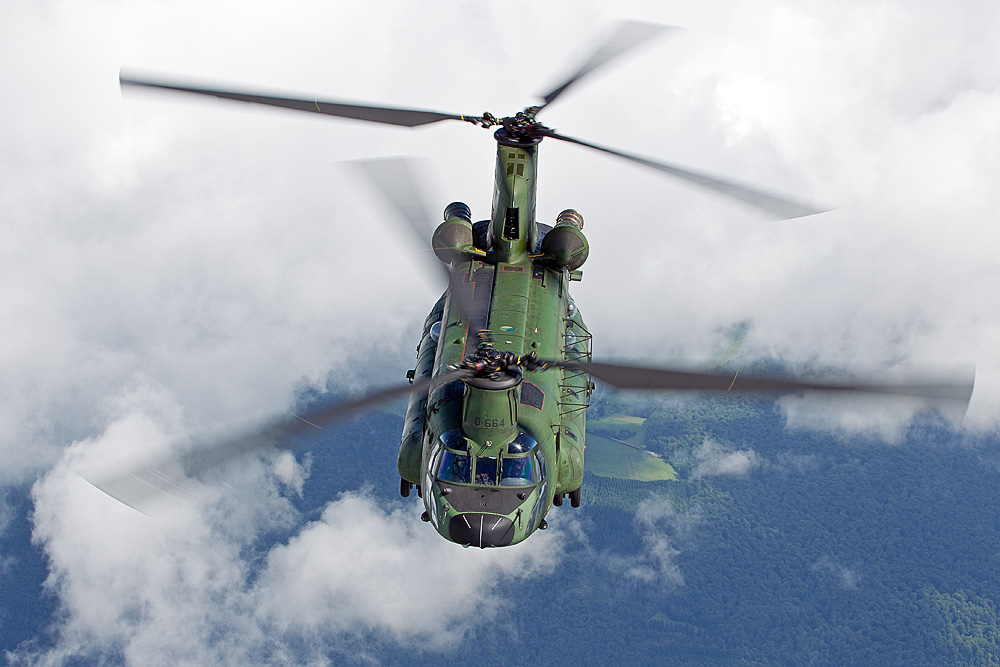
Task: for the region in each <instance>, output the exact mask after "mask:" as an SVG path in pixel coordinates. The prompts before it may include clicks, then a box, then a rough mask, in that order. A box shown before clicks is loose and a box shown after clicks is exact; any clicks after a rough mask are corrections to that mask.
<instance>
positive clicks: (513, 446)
mask: <svg viewBox="0 0 1000 667" xmlns="http://www.w3.org/2000/svg"><path fill="white" fill-rule="evenodd" d="M537 444H538V443H537V442H536V441H535V439H534V438H532V437H531V436H530V435H528V434H527V433H524V432H523V431H522V432H521V433H518V434H517V437H516V438H514V439H513V440H511V442H510V444H508V445H507V453H508V454H526V453H527V452H530V451H531V450H532V449H534V447H535V445H537Z"/></svg>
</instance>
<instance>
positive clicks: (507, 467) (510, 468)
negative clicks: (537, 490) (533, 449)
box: [500, 456, 538, 486]
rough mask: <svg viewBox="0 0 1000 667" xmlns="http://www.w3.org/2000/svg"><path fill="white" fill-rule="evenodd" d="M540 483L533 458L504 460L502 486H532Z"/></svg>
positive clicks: (501, 473)
mask: <svg viewBox="0 0 1000 667" xmlns="http://www.w3.org/2000/svg"><path fill="white" fill-rule="evenodd" d="M537 481H538V472H537V470H536V469H535V459H534V457H533V456H523V457H521V458H516V459H509V458H508V459H504V460H503V464H502V465H501V467H500V486H530V485H531V484H534V483H535V482H537Z"/></svg>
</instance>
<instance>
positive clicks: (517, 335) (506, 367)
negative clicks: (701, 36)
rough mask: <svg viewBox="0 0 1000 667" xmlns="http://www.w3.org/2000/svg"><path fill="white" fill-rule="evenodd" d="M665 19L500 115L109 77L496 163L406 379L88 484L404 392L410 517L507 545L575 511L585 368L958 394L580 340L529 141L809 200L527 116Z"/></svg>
mask: <svg viewBox="0 0 1000 667" xmlns="http://www.w3.org/2000/svg"><path fill="white" fill-rule="evenodd" d="M666 29H667V27H666V26H659V25H654V24H647V23H638V22H623V23H621V24H618V26H617V28H616V29H615V30H614V31H613V32H612V34H611V35H610V38H609V39H608V40H607V41H605V42H604V43H603V44H601V45H600V47H599V48H597V49H596V50H595V51H594V53H593V55H592V56H591V57H590V58H589V59H588V60H587V61H586V62H584V63H583V65H582V66H580V67H579V68H578V69H577V70H576V71H575V72H574V73H573V74H572V76H570V77H568V78H567V79H566V80H565V81H563V82H562V83H561V84H560V85H559V86H557V87H555V88H554V89H552V91H551V92H549V93H548V94H546V95H544V96H543V97H542V101H541V103H540V104H538V105H534V106H528V107H526V108H525V109H523V110H522V111H518V112H516V113H514V114H513V115H511V116H505V117H497V116H494V115H493V114H490V113H484V114H482V115H480V116H470V115H460V114H451V113H439V112H435V111H426V110H418V109H407V108H394V107H382V106H369V105H359V104H351V103H345V102H337V101H323V100H318V99H307V98H303V99H294V98H287V97H272V96H266V95H261V94H257V93H252V92H236V91H232V90H229V91H226V90H216V89H210V88H199V87H194V86H190V85H184V84H180V83H174V82H165V81H153V80H147V79H139V78H129V77H126V76H124V75H122V76H121V78H120V81H121V85H122V86H123V87H132V88H135V87H142V88H146V89H158V90H164V91H173V92H179V93H188V94H195V95H207V96H213V97H217V98H222V99H227V100H234V101H238V102H249V103H253V104H260V105H267V106H273V107H281V108H286V109H292V110H298V111H304V112H309V113H318V114H325V115H329V116H335V117H340V118H348V119H353V120H357V121H367V122H372V123H383V124H388V125H397V126H403V127H418V126H422V125H427V124H431V123H438V122H445V121H460V122H464V123H469V124H472V125H476V126H479V127H481V128H485V129H493V128H496V129H495V130H494V132H493V138H494V139H495V140H496V144H497V149H496V150H497V153H496V168H495V180H494V189H493V205H492V212H491V214H490V218H489V219H487V220H480V221H473V218H472V215H471V212H470V210H469V207H468V206H466V205H465V204H463V203H460V202H455V203H452V204H449V205H448V206H447V207H446V208H445V210H444V221H443V222H442V223H440V225H439V226H438V227H437V229H436V231H435V232H434V234H433V237H432V246H433V249H434V252H435V254H436V255H437V257H438V259H440V261H441V266H442V268H443V269H444V272H445V273H446V274H447V280H448V287H447V289H446V290H445V292H444V294H443V296H442V297H441V298H440V299H439V300H438V301H437V303H436V304H434V306H433V308H432V309H431V312H430V314H429V315H428V316H427V319H426V321H425V322H424V327H423V332H422V333H421V337H420V342H419V345H418V348H417V360H416V365H415V367H414V368H413V369H411V370H410V371H408V372H407V378H408V380H409V383H408V384H401V385H400V386H397V387H391V388H389V389H384V390H381V391H377V392H375V393H372V394H369V395H367V396H365V397H363V398H361V399H358V400H352V401H348V402H346V403H341V404H338V405H335V406H333V407H327V406H323V407H313V408H309V409H306V410H304V411H302V412H301V413H300V414H289V415H285V416H284V417H281V418H278V419H277V420H274V421H272V422H270V423H269V424H266V425H264V426H263V427H261V428H259V429H257V430H256V431H255V432H254V433H253V434H251V435H244V436H241V437H237V438H229V439H227V440H225V441H224V442H216V443H214V445H213V446H212V447H209V448H205V449H202V450H199V451H196V452H195V453H193V454H190V455H188V456H187V457H184V458H182V459H180V460H179V461H174V462H172V463H170V464H169V465H160V466H152V467H147V468H143V469H142V470H139V471H137V472H134V473H132V474H131V475H128V476H126V477H121V478H117V479H116V480H113V481H111V482H108V483H103V484H98V486H99V487H100V488H102V489H103V490H104V491H106V492H107V493H109V494H110V495H112V496H114V497H116V498H118V499H119V500H122V501H123V502H125V503H126V504H133V503H132V502H131V499H133V498H136V497H137V496H142V495H146V494H149V493H160V494H166V495H170V493H171V488H172V487H173V486H175V485H177V484H178V482H177V481H176V477H177V474H176V473H175V472H174V473H171V471H176V470H177V468H176V466H177V465H178V464H180V466H181V467H183V468H184V469H185V470H186V471H191V470H195V471H196V470H199V469H204V468H206V467H210V466H213V465H216V464H218V463H221V462H222V461H225V460H228V459H230V458H232V457H234V456H237V455H240V454H242V453H246V452H251V451H257V450H259V449H263V448H265V447H270V446H274V445H281V444H282V443H287V442H288V441H289V440H290V439H291V438H293V437H295V436H296V435H298V434H300V433H302V432H305V431H308V430H310V429H314V428H319V427H322V426H324V425H326V424H329V423H330V422H332V421H333V420H335V419H336V418H338V417H341V416H344V415H348V414H351V413H355V412H357V411H360V410H363V409H365V408H368V407H370V406H372V405H375V404H377V403H380V402H382V401H386V400H388V399H391V398H395V397H400V396H403V395H407V394H408V395H409V404H408V408H407V412H406V421H405V425H404V428H403V433H402V439H401V443H400V448H399V456H398V460H397V467H398V470H399V476H400V493H401V495H402V496H403V497H407V496H409V495H410V493H411V491H412V490H413V489H414V487H415V488H416V492H417V494H418V495H419V496H420V497H421V498H422V500H423V504H424V509H425V511H424V512H423V514H422V516H421V518H422V519H423V520H424V521H427V522H429V523H430V524H431V525H433V526H434V528H435V529H436V530H437V531H438V533H440V534H441V535H442V536H443V537H444V538H445V539H447V540H450V541H452V542H455V543H458V544H461V545H464V546H476V547H481V548H485V547H501V546H508V545H513V544H517V543H519V542H521V541H523V540H525V539H526V538H527V537H528V536H530V535H531V534H532V533H533V532H535V531H536V530H540V529H544V528H546V527H547V523H546V518H545V517H546V514H547V513H548V512H549V510H550V509H551V507H552V505H562V504H563V500H564V498H565V497H567V496H568V497H569V500H570V504H571V505H572V506H573V507H577V506H579V505H580V498H581V487H582V484H583V471H584V441H585V436H586V415H587V408H588V406H589V404H590V396H591V392H592V391H593V389H594V388H595V385H594V382H593V380H594V379H597V380H600V381H602V382H604V383H606V384H608V385H610V386H612V387H616V388H619V389H653V390H686V391H710V392H764V393H771V394H781V393H800V392H809V391H814V392H815V391H821V392H840V393H843V392H855V391H861V392H873V393H885V394H899V395H908V396H918V397H924V398H931V399H940V400H954V401H963V402H966V403H967V402H968V399H969V397H970V395H971V392H972V380H949V379H944V380H940V379H939V380H923V381H921V380H917V381H911V382H905V383H888V382H842V383H839V382H827V381H821V380H816V381H813V380H809V379H803V378H790V377H787V378H769V377H755V376H751V375H746V374H740V373H738V372H736V373H722V372H718V371H714V372H713V371H710V372H696V371H691V370H680V369H668V368H653V367H646V366H633V365H621V364H609V363H599V362H595V361H593V360H592V357H591V336H590V333H589V332H588V330H587V327H586V324H585V323H584V320H583V317H582V315H581V313H580V310H579V309H578V308H577V307H576V304H575V302H574V301H573V299H572V297H571V296H570V284H571V283H572V282H574V281H577V280H580V279H581V277H582V273H581V272H580V267H581V266H582V265H583V264H584V262H585V261H586V260H587V256H588V252H589V246H588V243H587V239H586V237H585V236H584V234H583V217H582V216H581V215H580V214H579V213H578V212H576V211H574V210H571V209H570V210H565V211H563V212H562V213H560V214H559V215H558V216H557V218H556V219H555V220H554V221H553V223H554V224H552V225H548V224H543V223H541V222H538V221H537V220H536V219H535V194H536V188H537V175H538V150H539V145H540V144H541V143H542V141H543V140H545V139H552V140H554V141H560V142H565V143H571V144H575V145H577V146H581V147H584V148H589V149H591V150H596V151H600V152H603V153H606V154H608V155H612V156H615V157H618V158H621V159H624V160H628V161H631V162H634V163H637V164H640V165H644V166H646V167H648V168H651V169H655V170H658V171H660V172H663V173H665V174H668V175H671V176H674V177H676V178H679V179H682V180H684V181H687V182H689V183H693V184H696V185H699V186H701V187H703V188H707V189H710V190H712V191H715V192H716V193H720V194H722V195H725V196H728V197H731V198H735V199H738V200H740V201H742V202H744V203H746V204H748V205H750V206H753V207H755V208H758V209H761V210H764V211H766V212H768V213H769V214H771V216H772V217H778V218H795V217H800V216H806V215H812V214H815V213H820V212H821V210H820V209H819V208H816V207H812V206H809V205H807V204H803V203H798V202H795V201H792V200H789V199H786V198H783V197H779V196H775V195H771V194H766V193H764V192H761V191H759V190H757V189H755V188H752V187H748V186H745V185H738V184H736V183H733V182H731V181H726V180H720V179H717V178H713V177H709V176H706V175H703V174H699V173H697V172H694V171H690V170H687V169H683V168H681V167H677V166H674V165H671V164H668V163H665V162H660V161H654V160H651V159H647V158H644V157H640V156H638V155H632V154H629V153H625V152H622V151H618V150H614V149H611V148H606V147H603V146H598V145H595V144H592V143H589V142H586V141H582V140H580V139H575V138H572V137H569V136H566V135H564V134H561V133H559V132H556V131H555V130H554V129H552V128H550V127H548V126H546V125H544V124H543V123H542V122H541V121H540V120H539V116H540V114H541V113H542V112H543V111H546V110H547V109H548V107H549V105H551V104H552V103H553V102H555V101H556V100H557V99H558V98H559V97H560V95H562V94H563V93H564V92H565V91H566V90H567V89H568V88H570V86H572V85H574V84H576V83H577V82H578V81H579V80H580V79H582V78H584V77H585V76H586V75H587V74H589V73H591V72H593V71H594V70H595V69H597V68H599V67H602V66H603V65H605V64H607V63H608V62H609V61H611V60H613V59H614V58H615V57H617V56H619V55H620V54H622V53H624V52H626V51H628V50H630V49H632V48H634V47H636V46H638V45H639V44H640V43H643V42H645V41H647V40H648V39H650V38H652V37H654V36H656V35H658V34H661V33H662V32H664V31H665V30H666ZM360 165H361V167H362V168H363V169H364V170H366V171H367V172H368V175H369V176H370V177H371V178H372V180H373V181H374V182H375V184H376V185H377V186H378V187H379V188H381V190H382V191H383V193H384V194H385V195H386V196H387V197H388V198H389V200H390V201H391V202H393V203H394V204H395V206H396V208H397V209H398V211H399V213H400V215H401V217H402V218H403V219H405V220H407V221H408V222H409V223H410V224H411V225H413V226H415V227H417V226H419V225H421V224H423V223H427V222H429V220H430V219H429V217H428V216H427V215H426V214H425V213H424V212H423V211H422V210H420V207H419V206H415V205H414V201H415V200H416V198H415V197H414V195H413V191H414V190H413V188H414V186H413V183H412V182H411V181H410V176H409V173H408V171H407V169H406V165H405V163H403V162H400V161H371V162H362V163H360Z"/></svg>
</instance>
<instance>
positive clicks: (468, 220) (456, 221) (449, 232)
mask: <svg viewBox="0 0 1000 667" xmlns="http://www.w3.org/2000/svg"><path fill="white" fill-rule="evenodd" d="M474 240H475V239H474V237H473V234H472V216H471V212H470V211H469V207H468V206H466V205H465V204H463V203H462V202H458V201H456V202H452V203H451V204H448V206H446V207H445V209H444V222H442V223H441V224H440V225H438V228H437V229H435V230H434V236H433V238H432V240H431V244H432V246H433V247H434V254H435V255H437V258H438V259H440V260H441V261H442V262H444V263H445V264H458V263H459V262H461V261H462V260H463V258H464V255H465V253H466V252H467V251H468V249H469V247H470V246H472V245H473V243H474Z"/></svg>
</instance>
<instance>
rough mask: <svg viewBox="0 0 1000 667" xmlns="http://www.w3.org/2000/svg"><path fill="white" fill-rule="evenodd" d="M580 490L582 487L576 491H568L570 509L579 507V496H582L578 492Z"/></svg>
mask: <svg viewBox="0 0 1000 667" xmlns="http://www.w3.org/2000/svg"><path fill="white" fill-rule="evenodd" d="M581 489H583V487H582V486H581V487H579V488H578V489H577V490H576V491H570V492H569V504H570V506H571V507H579V506H580V496H581V495H582V493H581V491H580V490H581Z"/></svg>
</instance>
